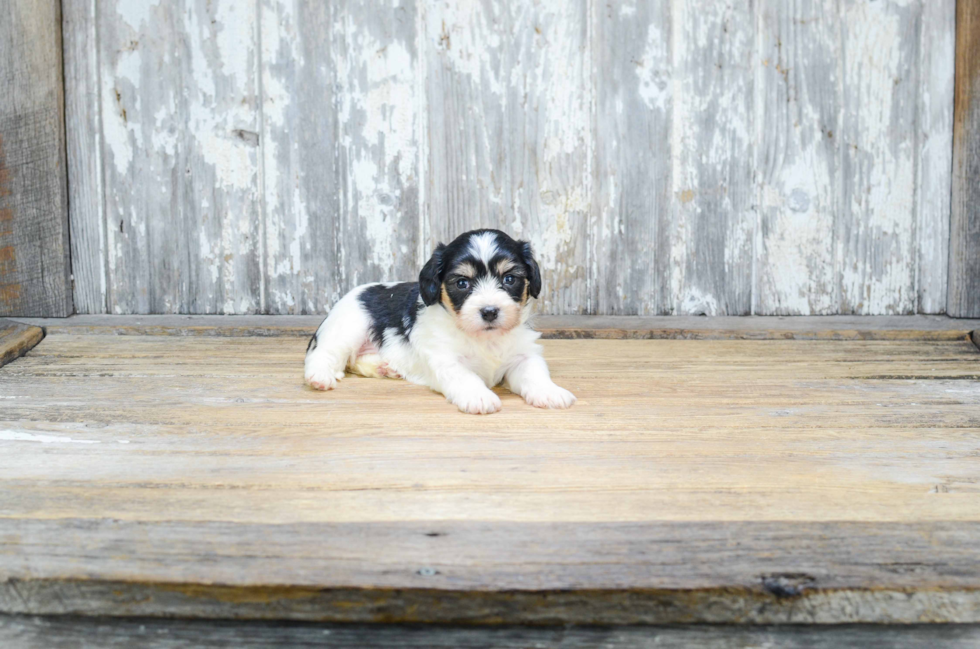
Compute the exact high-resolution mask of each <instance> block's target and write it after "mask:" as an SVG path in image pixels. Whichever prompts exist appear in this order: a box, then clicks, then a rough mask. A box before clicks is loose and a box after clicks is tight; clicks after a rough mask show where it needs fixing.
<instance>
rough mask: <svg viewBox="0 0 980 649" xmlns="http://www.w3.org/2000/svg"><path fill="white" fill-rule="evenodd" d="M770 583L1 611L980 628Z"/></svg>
mask: <svg viewBox="0 0 980 649" xmlns="http://www.w3.org/2000/svg"><path fill="white" fill-rule="evenodd" d="M763 581H764V580H760V585H759V587H758V588H749V587H744V586H736V585H733V586H730V587H724V586H723V587H715V588H691V589H683V588H678V589H665V588H650V589H645V588H623V589H588V588H585V589H579V588H574V587H571V588H563V589H556V590H517V589H508V590H455V589H439V588H363V587H329V588H316V587H308V586H281V585H270V586H226V585H223V584H216V583H210V584H197V583H194V584H189V583H164V582H154V583H140V582H130V581H114V580H106V581H101V580H86V579H74V580H59V579H37V580H35V579H13V578H8V579H6V580H3V581H0V613H5V614H28V615H82V616H107V617H135V616H147V617H174V618H186V619H255V620H297V621H299V620H302V621H309V622H370V623H383V624H392V623H423V624H430V623H438V624H489V625H499V624H534V625H555V624H573V623H574V624H613V625H620V624H799V623H808V624H852V623H868V622H874V623H890V624H913V623H928V624H944V623H980V588H955V589H908V588H897V589H896V588H831V589H823V588H812V589H802V590H800V591H799V592H789V593H788V592H785V591H778V590H777V589H773V588H767V587H766V586H765V585H764V583H763ZM845 603H846V605H844V604H845ZM886 604H887V605H888V606H887V610H883V605H886Z"/></svg>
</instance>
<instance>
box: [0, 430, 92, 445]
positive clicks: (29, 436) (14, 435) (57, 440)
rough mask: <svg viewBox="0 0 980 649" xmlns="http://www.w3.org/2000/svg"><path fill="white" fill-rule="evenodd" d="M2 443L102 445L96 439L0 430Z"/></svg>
mask: <svg viewBox="0 0 980 649" xmlns="http://www.w3.org/2000/svg"><path fill="white" fill-rule="evenodd" d="M0 442H39V443H41V444H100V443H101V442H99V441H98V440H94V439H72V438H71V437H62V436H61V435H41V434H37V433H28V432H26V431H21V430H0Z"/></svg>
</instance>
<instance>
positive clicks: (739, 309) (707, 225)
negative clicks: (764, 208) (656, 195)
mask: <svg viewBox="0 0 980 649" xmlns="http://www.w3.org/2000/svg"><path fill="white" fill-rule="evenodd" d="M754 26H755V17H754V13H753V3H752V2H750V1H749V0H742V1H735V2H725V3H720V2H710V3H698V4H697V5H695V4H694V3H690V2H687V1H686V0H674V2H673V4H672V30H673V37H672V38H673V40H672V49H673V61H674V75H675V77H674V84H673V92H674V97H673V117H672V123H671V157H672V174H671V196H670V197H669V200H670V201H671V208H672V209H671V213H672V223H671V230H670V233H669V236H670V253H671V261H670V265H671V270H672V274H671V278H670V282H671V283H670V286H671V298H672V304H671V308H670V312H671V313H677V314H682V315H683V314H686V315H723V314H728V315H743V314H748V313H749V312H750V311H751V306H752V305H751V295H752V264H753V245H754V241H755V228H756V220H757V217H756V213H755V194H756V192H755V189H754V176H753V150H754V149H753V140H754V137H755V130H754V127H753V116H754V111H753V110H752V106H753V96H754V87H753V83H754V70H755V67H754V66H755V62H756V46H755V45H756V44H755V39H754V37H753V35H754Z"/></svg>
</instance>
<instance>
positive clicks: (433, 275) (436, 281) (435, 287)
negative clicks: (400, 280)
mask: <svg viewBox="0 0 980 649" xmlns="http://www.w3.org/2000/svg"><path fill="white" fill-rule="evenodd" d="M445 249H446V246H445V244H442V243H440V244H439V245H438V246H436V249H435V251H434V252H433V253H432V256H431V257H429V261H427V262H425V266H422V272H421V273H419V295H421V296H422V301H423V302H425V306H432V305H433V304H435V303H436V302H438V301H439V288H440V287H441V286H442V253H443V251H444V250H445Z"/></svg>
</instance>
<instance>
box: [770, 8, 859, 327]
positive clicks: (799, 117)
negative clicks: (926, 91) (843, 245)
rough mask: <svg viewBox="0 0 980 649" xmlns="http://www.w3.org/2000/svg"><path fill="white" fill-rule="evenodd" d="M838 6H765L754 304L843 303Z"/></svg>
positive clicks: (804, 307) (790, 310) (806, 306)
mask: <svg viewBox="0 0 980 649" xmlns="http://www.w3.org/2000/svg"><path fill="white" fill-rule="evenodd" d="M837 8H838V3H836V2H830V1H822V0H817V1H814V2H809V1H807V2H782V1H780V0H773V1H770V2H764V3H763V4H762V6H761V7H760V11H759V14H760V15H759V20H760V22H759V26H758V29H759V31H760V38H761V40H762V45H761V47H762V65H761V74H760V78H759V81H758V83H759V84H760V87H759V88H758V94H757V97H758V98H759V100H760V101H761V103H762V105H760V106H756V111H757V117H756V119H757V120H758V122H759V123H758V124H756V128H757V130H756V133H757V137H758V148H757V153H756V161H757V165H758V166H757V172H756V173H757V174H758V176H759V198H760V207H759V210H760V214H759V231H758V233H757V235H756V236H757V237H758V241H757V245H758V246H759V250H758V254H759V256H758V261H757V265H756V267H755V274H756V282H757V287H756V293H755V295H754V296H753V298H754V299H753V312H754V313H776V314H785V315H801V314H813V315H824V314H830V313H837V312H838V304H837V296H838V291H837V287H836V286H835V279H834V268H835V252H834V224H835V222H836V220H837V214H838V212H839V209H840V173H841V170H840V149H841V112H842V101H843V98H842V93H841V87H840V84H839V83H838V70H837V67H836V66H835V65H833V64H832V62H835V61H840V60H841V59H842V57H843V53H842V52H841V43H840V38H839V35H840V16H839V13H838V10H837ZM817 62H819V63H817Z"/></svg>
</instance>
